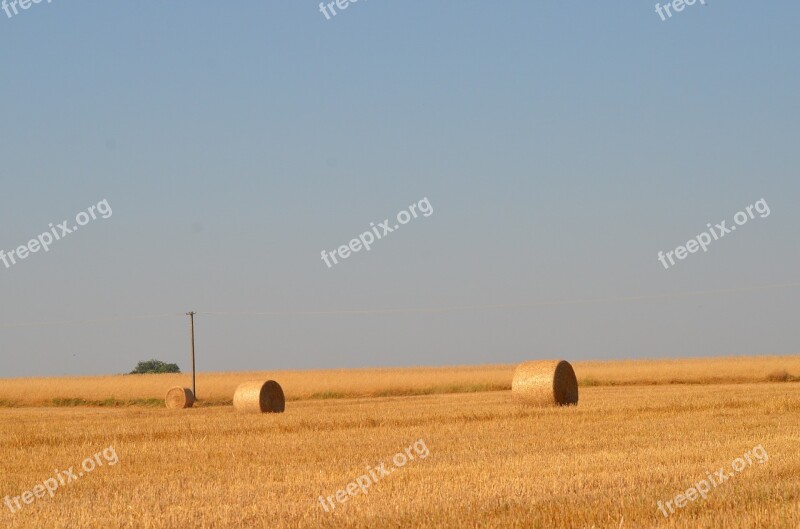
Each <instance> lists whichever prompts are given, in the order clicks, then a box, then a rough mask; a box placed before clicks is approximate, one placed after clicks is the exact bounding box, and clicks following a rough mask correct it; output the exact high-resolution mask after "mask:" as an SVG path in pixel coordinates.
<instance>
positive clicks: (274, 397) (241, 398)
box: [233, 380, 286, 413]
mask: <svg viewBox="0 0 800 529" xmlns="http://www.w3.org/2000/svg"><path fill="white" fill-rule="evenodd" d="M233 407H234V408H236V410H237V411H242V412H254V413H259V412H260V413H283V410H284V409H286V398H285V397H284V396H283V389H281V386H280V384H278V383H277V382H275V381H274V380H267V381H266V382H264V381H263V380H252V381H250V382H242V383H241V384H239V387H237V388H236V393H235V394H234V395H233Z"/></svg>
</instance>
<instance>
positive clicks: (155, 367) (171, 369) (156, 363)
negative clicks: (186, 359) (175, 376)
mask: <svg viewBox="0 0 800 529" xmlns="http://www.w3.org/2000/svg"><path fill="white" fill-rule="evenodd" d="M180 372H181V368H180V367H178V364H167V363H165V362H162V361H161V360H147V361H146V362H139V363H138V364H137V365H136V369H134V370H133V371H131V375H145V374H148V373H180Z"/></svg>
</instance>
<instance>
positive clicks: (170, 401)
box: [166, 386, 195, 410]
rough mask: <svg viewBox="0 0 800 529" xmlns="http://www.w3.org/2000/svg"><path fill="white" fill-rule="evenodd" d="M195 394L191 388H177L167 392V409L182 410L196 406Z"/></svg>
mask: <svg viewBox="0 0 800 529" xmlns="http://www.w3.org/2000/svg"><path fill="white" fill-rule="evenodd" d="M194 400H195V399H194V393H192V390H191V389H189V388H182V387H180V386H176V387H174V388H172V389H171V390H169V391H167V398H166V402H167V408H170V409H174V410H182V409H186V408H191V407H192V406H194Z"/></svg>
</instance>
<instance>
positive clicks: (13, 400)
mask: <svg viewBox="0 0 800 529" xmlns="http://www.w3.org/2000/svg"><path fill="white" fill-rule="evenodd" d="M573 365H574V367H575V372H576V374H577V376H578V381H579V383H580V385H581V386H582V387H592V386H643V385H669V384H749V383H760V382H796V381H798V380H800V356H763V357H758V356H748V357H719V358H697V359H670V360H623V361H591V362H573ZM515 367H516V365H513V364H501V365H485V366H454V367H415V368H387V369H377V368H376V369H346V370H345V369H343V370H314V371H265V372H249V373H200V374H199V375H198V378H197V392H198V397H199V399H200V402H198V404H197V406H219V405H230V404H231V403H232V399H233V393H234V390H235V389H236V386H237V385H238V384H239V383H240V382H242V381H245V380H249V379H274V380H277V381H279V382H280V384H281V386H282V387H283V389H284V392H285V393H286V398H287V400H289V401H299V400H325V399H348V398H363V397H397V396H414V395H437V394H450V393H477V392H486V391H502V390H510V389H511V379H512V377H513V374H514V368H515ZM190 379H191V378H190V376H189V375H186V374H183V375H117V376H95V377H65V378H19V379H2V380H0V407H20V406H46V407H80V406H91V407H128V406H139V407H161V406H163V404H164V396H165V394H166V392H167V390H168V389H169V388H171V387H173V386H180V385H183V386H189V385H190Z"/></svg>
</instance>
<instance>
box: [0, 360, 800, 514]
mask: <svg viewBox="0 0 800 529" xmlns="http://www.w3.org/2000/svg"><path fill="white" fill-rule="evenodd" d="M754 362H755V361H754ZM699 363H700V364H701V365H702V362H699ZM595 364H596V365H598V366H600V367H602V366H601V364H600V363H595ZM575 365H576V372H577V374H578V377H579V378H580V377H581V376H582V373H581V364H580V363H576V364H575ZM787 365H788V364H787ZM791 365H796V364H791ZM443 371H444V370H438V371H437V373H440V374H441V373H442V372H443ZM478 371H480V370H479V369H476V372H478ZM598 371H599V372H601V373H602V372H603V371H602V369H599V370H598ZM752 371H753V372H754V374H755V373H756V372H757V371H758V369H757V368H755V367H754V369H752ZM488 372H489V376H488V377H487V380H493V378H492V377H494V374H493V373H494V370H493V369H492V368H490V369H488ZM637 372H638V373H646V372H648V370H647V369H645V368H643V367H641V366H640V367H639V368H638V369H637ZM660 373H661V376H664V377H666V378H664V380H670V379H671V378H672V377H675V378H677V377H682V376H688V375H687V373H684V372H681V373H674V374H672V375H670V374H665V373H663V370H661V371H660ZM510 375H511V373H509V377H508V379H507V380H506V383H507V384H509V385H510V381H511V379H510ZM296 376H297V377H302V374H301V373H297V375H296ZM598 376H600V375H598ZM635 376H645V375H633V374H628V375H624V374H623V375H621V377H620V379H621V380H631V379H633V378H635ZM731 376H735V375H731ZM754 376H755V375H754ZM310 377H311V381H309V382H308V383H307V386H306V387H315V386H314V385H315V384H317V383H318V380H317V379H316V377H317V375H316V374H311V375H310ZM250 378H257V377H250ZM276 378H277V379H278V380H280V381H281V384H282V385H283V386H284V387H285V388H286V390H287V392H289V393H291V392H292V387H291V384H290V383H288V382H287V379H286V377H276ZM422 378H423V380H424V382H423V383H422V384H421V386H423V387H424V386H426V385H427V384H428V383H429V382H428V381H427V380H425V379H424V377H422ZM456 378H458V377H456ZM409 380H410V379H409ZM476 380H480V377H478V378H477V379H476ZM171 382H174V381H171ZM171 382H168V383H167V385H169V384H170V383H171ZM3 388H4V391H8V389H7V388H8V386H6V383H5V381H4V382H3ZM198 391H200V390H198ZM201 396H202V393H201ZM8 397H9V396H8V395H6V396H5V397H4V398H8ZM87 397H89V398H93V395H88V396H87ZM798 419H800V384H797V383H793V382H766V381H765V382H760V383H739V384H710V383H706V384H702V383H692V384H676V383H672V384H656V383H651V384H646V385H624V386H605V387H603V386H589V387H583V388H581V396H580V403H579V405H578V406H566V407H550V408H538V407H532V406H526V405H522V404H520V403H518V402H517V401H515V399H513V398H512V394H511V391H481V392H471V393H460V394H459V393H457V394H431V395H417V396H395V397H359V398H328V399H310V400H308V399H306V400H304V399H297V398H296V399H295V400H293V401H290V402H289V403H287V406H286V411H285V413H281V414H256V415H247V414H237V413H236V412H235V411H234V409H233V408H232V407H229V406H216V407H206V408H194V409H188V410H168V409H166V408H158V409H156V408H144V407H136V406H129V407H125V408H99V407H71V408H54V407H47V408H36V407H17V408H5V409H0V492H1V493H2V496H3V497H5V496H6V495H9V497H10V501H11V505H12V506H13V497H15V496H20V495H22V494H23V493H24V492H26V491H34V487H36V486H37V485H38V484H42V483H45V482H46V480H48V479H50V478H53V477H54V476H55V475H56V471H57V470H60V471H61V475H62V477H63V469H69V468H70V467H74V468H73V474H75V479H72V477H70V476H67V477H65V478H64V481H65V484H63V485H61V484H59V485H58V487H57V490H55V491H54V493H53V496H52V498H51V497H50V494H48V493H47V491H46V490H44V489H42V490H43V491H44V494H43V496H44V497H42V498H36V497H35V496H31V497H33V500H32V502H31V504H30V505H26V504H23V505H22V508H21V509H18V510H16V512H12V509H10V508H9V507H8V506H7V505H5V504H4V505H2V509H0V527H8V528H23V527H24V528H40V527H48V528H50V527H53V528H74V527H91V528H116V527H128V528H143V529H147V528H168V527H198V528H202V527H259V528H260V527H270V528H271V527H285V528H304V527H363V528H374V527H404V528H405V527H453V528H461V527H526V528H529V527H530V528H534V527H535V528H592V527H595V528H598V529H599V528H619V527H631V528H632V527H672V528H697V527H726V528H746V527H747V528H749V527H753V528H755V527H759V528H761V527H763V528H793V529H795V528H797V527H800V479H798V477H797V476H798V475H799V474H800V450H798V446H800V421H799V420H798ZM112 450H113V457H110V455H111V453H112ZM86 458H89V459H92V458H93V459H94V463H97V464H96V465H95V464H94V463H92V464H91V465H88V467H94V468H93V469H92V471H91V472H84V470H83V468H85V467H82V463H85V459H86ZM737 458H740V459H737ZM746 460H747V461H746ZM114 461H116V463H114ZM740 462H741V463H740ZM101 463H102V464H101ZM382 464H383V466H382ZM742 464H744V466H742ZM732 465H733V466H732ZM720 469H723V472H724V473H725V474H726V475H727V474H730V475H732V476H733V477H729V478H726V479H725V480H724V481H721V482H720V483H718V484H716V485H715V486H710V488H709V491H707V492H704V496H705V498H703V497H696V498H695V499H694V500H689V499H686V498H683V499H682V500H681V503H685V504H684V505H683V506H682V508H681V507H678V506H677V504H676V500H675V498H676V496H678V495H679V494H683V495H685V493H686V491H687V490H688V489H690V488H692V487H696V484H698V483H700V482H702V481H703V480H708V479H710V478H713V476H714V475H715V473H716V472H718V471H719V470H720ZM79 471H80V472H82V473H83V474H84V475H82V476H78V472H79ZM370 476H372V478H375V479H372V478H371V477H370ZM71 479H72V481H70V480H71ZM54 482H55V481H51V482H50V485H53V483H54ZM700 488H704V486H703V485H700ZM337 494H338V498H337ZM689 494H691V493H689ZM695 496H696V494H695ZM29 498H30V497H29ZM340 499H341V500H340ZM659 501H661V502H662V506H663V505H664V504H665V503H666V502H667V501H671V502H672V503H671V506H672V510H673V511H674V512H669V509H667V508H665V509H664V512H666V513H667V514H668V516H665V515H664V514H663V513H662V511H661V510H660V509H659V505H658V502H659Z"/></svg>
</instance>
